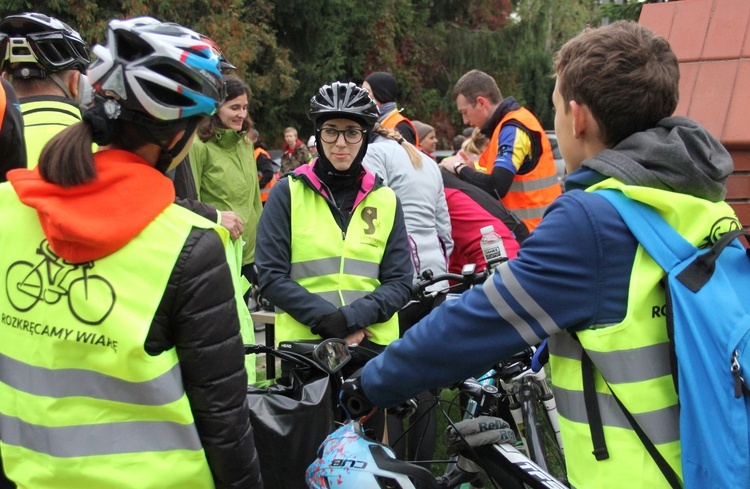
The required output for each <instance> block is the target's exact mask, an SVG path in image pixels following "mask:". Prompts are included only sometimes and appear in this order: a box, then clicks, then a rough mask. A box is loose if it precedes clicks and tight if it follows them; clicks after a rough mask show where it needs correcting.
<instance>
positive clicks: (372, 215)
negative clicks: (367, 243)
mask: <svg viewBox="0 0 750 489" xmlns="http://www.w3.org/2000/svg"><path fill="white" fill-rule="evenodd" d="M360 217H361V218H362V220H363V221H365V223H366V224H367V228H365V234H375V230H376V229H377V226H376V225H375V222H374V221H375V219H377V218H378V209H377V208H375V207H365V208H364V209H362V213H361V214H360Z"/></svg>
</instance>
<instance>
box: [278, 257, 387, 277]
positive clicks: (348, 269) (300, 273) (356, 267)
mask: <svg viewBox="0 0 750 489" xmlns="http://www.w3.org/2000/svg"><path fill="white" fill-rule="evenodd" d="M340 269H341V258H340V257H338V256H334V257H331V258H320V259H317V260H308V261H301V262H296V263H292V270H291V272H290V274H289V276H290V277H291V278H292V280H300V279H303V278H311V277H322V276H323V275H333V274H337V273H339V271H340ZM344 274H346V275H358V276H361V277H370V278H378V277H379V276H380V265H379V264H377V263H373V262H370V261H364V260H356V259H353V258H346V259H344Z"/></svg>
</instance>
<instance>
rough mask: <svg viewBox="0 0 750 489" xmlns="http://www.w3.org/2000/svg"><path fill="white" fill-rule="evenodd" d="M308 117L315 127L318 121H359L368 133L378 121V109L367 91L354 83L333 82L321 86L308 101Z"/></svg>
mask: <svg viewBox="0 0 750 489" xmlns="http://www.w3.org/2000/svg"><path fill="white" fill-rule="evenodd" d="M308 117H309V118H310V120H311V121H313V123H315V127H316V128H317V127H318V126H319V124H318V120H319V119H321V118H324V119H333V118H335V117H342V118H348V119H355V120H358V121H361V122H362V123H363V124H364V126H365V129H366V130H367V131H368V132H370V131H372V128H373V127H374V126H375V123H376V122H377V121H378V108H377V106H376V105H375V101H373V100H372V99H371V98H370V94H369V93H368V92H367V90H365V89H363V88H360V87H358V86H357V85H355V84H354V83H342V82H333V83H331V84H330V85H323V86H322V87H320V90H318V93H317V94H315V96H314V97H313V98H311V99H310V112H309V113H308Z"/></svg>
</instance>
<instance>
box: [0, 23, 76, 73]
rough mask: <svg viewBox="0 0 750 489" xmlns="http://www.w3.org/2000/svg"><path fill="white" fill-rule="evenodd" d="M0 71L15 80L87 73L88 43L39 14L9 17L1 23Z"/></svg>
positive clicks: (66, 27) (66, 28) (67, 26)
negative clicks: (8, 72)
mask: <svg viewBox="0 0 750 489" xmlns="http://www.w3.org/2000/svg"><path fill="white" fill-rule="evenodd" d="M0 33H3V34H6V35H7V36H8V37H7V38H6V39H5V40H4V41H3V43H2V44H0V55H2V57H1V58H0V70H7V69H8V67H9V66H10V65H18V66H17V67H15V68H14V73H13V75H14V76H21V77H23V78H30V77H37V78H44V77H46V76H47V75H48V74H50V73H57V72H59V71H64V70H78V71H80V72H81V73H84V72H85V71H86V68H88V66H89V64H90V63H91V58H90V56H89V50H88V47H87V45H86V42H85V41H84V40H83V38H81V35H80V34H79V33H78V32H76V31H75V30H73V29H72V28H71V27H70V26H69V25H68V24H66V23H65V22H62V21H60V20H58V19H55V18H54V17H48V16H46V15H44V14H40V13H37V12H26V13H23V14H16V15H9V16H8V17H5V18H4V19H3V20H2V21H0Z"/></svg>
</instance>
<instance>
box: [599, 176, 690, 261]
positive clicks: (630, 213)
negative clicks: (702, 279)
mask: <svg viewBox="0 0 750 489" xmlns="http://www.w3.org/2000/svg"><path fill="white" fill-rule="evenodd" d="M596 193H597V194H598V195H601V196H602V197H604V198H605V199H607V200H608V201H609V203H610V204H612V205H613V206H614V208H615V209H616V210H617V212H618V213H619V214H620V216H621V217H622V220H623V221H625V224H627V226H628V228H629V229H630V232H631V233H633V236H635V238H636V239H637V240H638V242H639V243H640V244H641V246H643V248H644V249H645V250H646V251H647V252H648V254H649V255H651V258H653V259H654V261H655V262H656V263H657V264H658V265H659V266H660V267H661V268H662V269H663V270H664V271H665V272H667V273H669V271H670V270H672V269H673V268H674V267H675V266H677V265H678V264H679V263H680V262H681V261H683V260H687V259H688V258H690V257H691V256H693V255H694V254H695V252H696V247H695V246H693V245H692V244H691V243H690V242H689V241H687V240H686V239H685V238H683V237H682V236H680V233H678V232H677V231H675V230H674V228H673V227H672V226H670V225H669V224H668V223H667V221H665V220H664V218H662V217H661V216H660V215H659V214H658V213H657V212H656V211H655V210H654V209H653V208H652V207H651V206H649V205H646V204H644V203H642V202H638V201H637V200H633V199H631V198H629V197H627V196H625V194H623V193H622V192H620V191H618V190H613V189H605V190H597V191H596Z"/></svg>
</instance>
